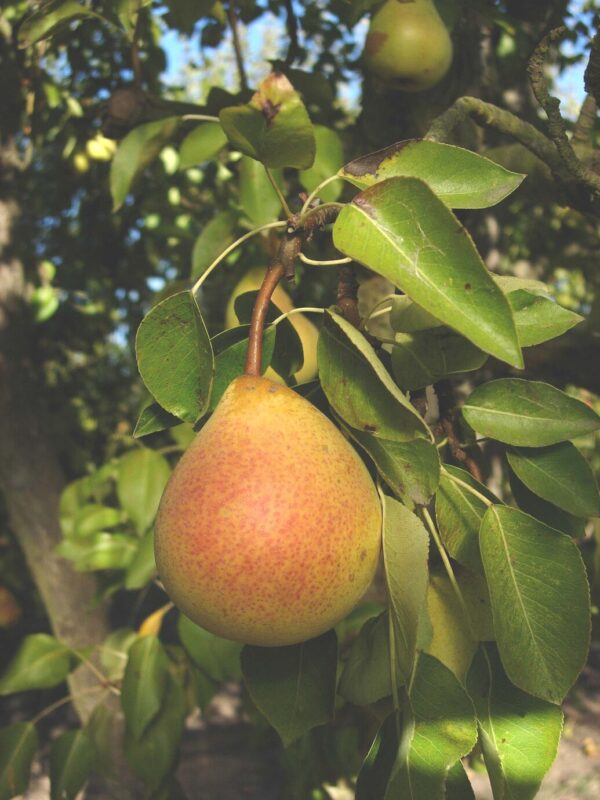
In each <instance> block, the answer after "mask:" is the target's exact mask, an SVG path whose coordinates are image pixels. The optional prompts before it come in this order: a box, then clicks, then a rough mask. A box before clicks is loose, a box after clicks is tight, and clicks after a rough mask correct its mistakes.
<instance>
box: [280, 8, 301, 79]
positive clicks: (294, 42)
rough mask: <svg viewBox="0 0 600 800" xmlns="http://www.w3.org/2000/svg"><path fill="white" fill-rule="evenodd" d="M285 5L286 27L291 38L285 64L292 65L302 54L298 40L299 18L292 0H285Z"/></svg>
mask: <svg viewBox="0 0 600 800" xmlns="http://www.w3.org/2000/svg"><path fill="white" fill-rule="evenodd" d="M283 5H284V8H285V13H286V15H287V16H286V27H287V33H288V38H289V40H290V43H289V46H288V51H287V55H286V57H285V62H284V64H285V66H286V67H289V66H291V65H292V64H293V63H294V61H296V59H297V58H298V57H299V55H300V43H299V41H298V19H297V18H296V14H295V13H294V7H293V5H292V0H283Z"/></svg>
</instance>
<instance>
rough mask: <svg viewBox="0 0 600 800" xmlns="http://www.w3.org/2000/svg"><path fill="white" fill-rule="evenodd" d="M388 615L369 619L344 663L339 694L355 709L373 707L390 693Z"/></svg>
mask: <svg viewBox="0 0 600 800" xmlns="http://www.w3.org/2000/svg"><path fill="white" fill-rule="evenodd" d="M388 625H389V620H388V615H387V612H384V613H383V614H380V615H379V616H378V617H372V618H371V619H368V620H367V621H366V622H365V624H364V625H363V626H362V628H361V630H360V633H359V634H358V636H357V637H356V639H355V640H354V641H353V642H352V646H351V647H350V651H349V653H348V656H347V658H346V661H345V662H344V668H343V670H342V674H341V677H340V684H339V687H338V692H339V694H340V695H341V696H342V697H344V698H345V699H346V700H349V701H350V702H351V703H354V704H355V705H357V706H367V705H369V704H370V703H376V702H377V701H378V700H381V699H382V698H384V697H389V696H390V695H391V693H392V680H391V677H390V648H389V639H388Z"/></svg>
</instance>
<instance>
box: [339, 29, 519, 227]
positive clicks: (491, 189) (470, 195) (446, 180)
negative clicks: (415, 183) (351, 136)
mask: <svg viewBox="0 0 600 800" xmlns="http://www.w3.org/2000/svg"><path fill="white" fill-rule="evenodd" d="M367 47H369V42H368V41H367ZM339 175H340V177H342V178H345V179H346V180H347V181H349V182H350V183H353V184H354V185H355V186H358V188H359V189H366V188H367V187H369V186H373V185H374V184H375V183H379V182H380V181H383V180H386V179H387V178H397V177H408V178H420V179H421V180H422V181H425V183H427V185H428V186H429V187H430V188H431V189H432V190H433V192H434V193H435V194H436V195H437V196H438V197H439V198H440V200H442V201H443V202H444V203H445V204H446V205H447V206H449V207H450V208H488V207H489V206H493V205H496V203H499V202H500V201H501V200H504V198H505V197H507V196H508V195H509V194H511V193H512V192H514V190H515V189H516V188H517V187H518V186H519V185H520V184H521V182H522V181H523V179H524V177H525V176H524V175H521V174H519V173H516V172H509V171H508V170H507V169H504V167H501V166H499V165H498V164H495V163H494V162H493V161H490V160H489V159H488V158H485V157H484V156H480V155H478V154H477V153H472V152H471V151H470V150H464V149H463V148H461V147H455V146H454V145H450V144H441V143H439V142H429V141H423V140H420V139H405V140H404V141H401V142H396V143H395V144H392V145H390V146H389V147H385V148H384V149H383V150H377V151H376V152H374V153H369V154H368V155H366V156H361V158H357V159H355V160H354V161H351V162H350V163H349V164H346V166H345V167H342V169H341V170H340V171H339ZM462 232H463V229H462V228H459V229H458V230H457V233H462Z"/></svg>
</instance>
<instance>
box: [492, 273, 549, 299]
mask: <svg viewBox="0 0 600 800" xmlns="http://www.w3.org/2000/svg"><path fill="white" fill-rule="evenodd" d="M492 278H493V279H494V281H495V283H496V284H497V285H498V286H499V287H500V288H501V289H502V292H503V293H504V294H506V295H509V294H512V293H513V292H517V291H519V290H524V291H526V292H529V294H545V295H549V294H550V293H551V289H550V287H549V286H548V285H547V284H545V283H544V282H543V281H538V280H536V279H535V278H517V277H515V276H514V275H492Z"/></svg>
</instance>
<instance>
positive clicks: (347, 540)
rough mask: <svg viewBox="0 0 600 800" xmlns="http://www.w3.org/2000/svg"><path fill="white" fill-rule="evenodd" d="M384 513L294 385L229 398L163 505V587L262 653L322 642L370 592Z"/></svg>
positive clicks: (341, 442)
mask: <svg viewBox="0 0 600 800" xmlns="http://www.w3.org/2000/svg"><path fill="white" fill-rule="evenodd" d="M381 522H382V519H381V507H380V503H379V499H378V496H377V492H376V490H375V486H374V485H373V482H372V480H371V477H370V475H369V473H368V471H367V469H366V467H365V465H364V464H363V462H362V460H361V459H360V458H359V456H358V454H357V453H356V451H355V450H354V449H353V448H352V447H351V446H350V444H348V442H347V441H346V439H345V438H344V437H343V436H342V434H341V433H340V431H339V430H338V429H337V428H336V427H335V425H333V423H332V422H331V421H330V420H329V419H327V417H326V416H325V415H324V414H322V413H321V412H320V411H319V410H318V409H317V408H315V406H313V405H312V404H311V403H310V402H308V400H305V399H304V398H303V397H301V396H300V395H299V394H297V393H296V392H294V391H292V390H291V389H289V388H288V387H286V386H281V385H279V384H276V383H274V382H273V381H270V380H268V379H267V378H265V377H253V376H248V375H244V376H242V377H239V378H236V379H235V380H234V381H233V382H232V383H231V384H230V385H229V387H228V388H227V390H226V392H225V394H224V395H223V397H222V398H221V401H220V403H219V405H218V406H217V408H216V410H215V412H214V413H213V415H212V417H211V418H210V419H209V420H208V422H207V423H206V424H205V425H204V427H203V428H202V429H201V430H200V432H199V433H198V434H197V436H196V438H195V439H194V441H193V442H192V444H191V445H190V446H189V448H188V449H187V451H186V452H185V454H184V455H183V457H182V458H181V460H180V462H179V463H178V465H177V467H176V468H175V470H174V471H173V474H172V476H171V479H170V481H169V483H168V484H167V487H166V489H165V492H164V494H163V497H162V500H161V503H160V508H159V511H158V515H157V518H156V526H155V554H156V563H157V566H158V572H159V575H160V579H161V580H162V582H163V584H164V586H165V589H166V590H167V592H168V594H169V595H170V597H171V598H172V600H173V601H174V602H175V604H176V605H177V606H178V607H179V608H180V609H181V610H182V611H183V613H184V614H186V615H187V616H188V617H189V618H190V619H191V620H193V621H194V622H196V623H197V624H198V625H201V626H202V627H204V628H206V629H207V630H209V631H211V632H212V633H215V634H217V635H218V636H222V637H224V638H227V639H234V640H236V641H239V642H244V643H248V644H255V645H261V646H276V645H289V644H294V643H297V642H302V641H305V640H306V639H311V638H313V637H315V636H318V635H319V634H321V633H323V632H324V631H326V630H328V629H329V628H331V627H332V626H334V625H335V624H336V623H338V622H339V621H340V620H341V619H343V618H344V617H345V616H346V615H347V614H348V613H349V612H350V611H351V610H352V608H353V607H354V606H355V605H356V603H357V602H358V601H359V600H360V598H361V597H362V595H363V594H364V592H365V591H366V589H367V588H368V586H369V584H370V583H371V580H372V578H373V575H374V573H375V569H376V566H377V562H378V559H379V552H380V547H381Z"/></svg>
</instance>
